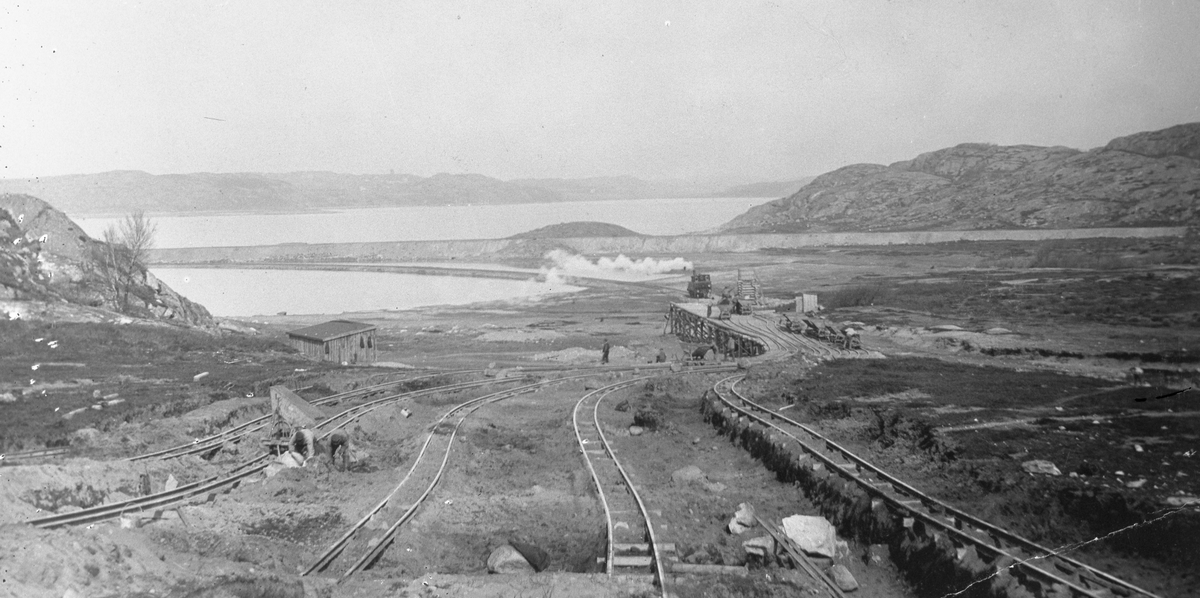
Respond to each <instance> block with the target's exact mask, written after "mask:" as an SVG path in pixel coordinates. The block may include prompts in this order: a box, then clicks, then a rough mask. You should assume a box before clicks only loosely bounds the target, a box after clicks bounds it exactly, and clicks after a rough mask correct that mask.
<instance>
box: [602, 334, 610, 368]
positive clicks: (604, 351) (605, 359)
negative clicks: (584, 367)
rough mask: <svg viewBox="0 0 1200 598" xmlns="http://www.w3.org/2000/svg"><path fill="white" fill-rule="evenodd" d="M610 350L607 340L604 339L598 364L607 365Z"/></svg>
mask: <svg viewBox="0 0 1200 598" xmlns="http://www.w3.org/2000/svg"><path fill="white" fill-rule="evenodd" d="M610 348H611V347H610V346H609V344H608V339H604V346H602V347H600V363H608V350H609V349H610Z"/></svg>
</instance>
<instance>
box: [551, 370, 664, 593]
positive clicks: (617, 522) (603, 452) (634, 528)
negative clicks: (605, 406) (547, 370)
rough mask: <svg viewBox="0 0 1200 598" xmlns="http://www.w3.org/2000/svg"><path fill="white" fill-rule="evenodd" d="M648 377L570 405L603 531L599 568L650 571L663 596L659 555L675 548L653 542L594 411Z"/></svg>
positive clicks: (639, 501)
mask: <svg viewBox="0 0 1200 598" xmlns="http://www.w3.org/2000/svg"><path fill="white" fill-rule="evenodd" d="M652 377H653V376H643V377H640V378H633V379H631V380H625V381H622V382H617V383H616V384H610V385H608V386H605V387H603V388H599V389H596V390H594V391H592V392H589V393H587V394H585V395H584V396H583V397H582V398H580V399H579V402H578V403H576V404H575V410H574V412H573V415H572V419H573V422H574V426H575V438H576V440H577V441H578V442H579V450H580V452H581V453H582V454H583V457H584V461H585V462H586V463H587V467H588V471H589V472H591V474H592V481H593V482H594V483H595V485H596V494H597V496H598V497H599V498H600V504H601V505H602V506H603V507H604V519H605V525H606V528H607V531H608V536H607V537H608V547H607V550H606V555H605V558H604V572H605V573H607V574H608V575H613V574H626V575H652V576H653V577H654V581H655V582H656V585H657V586H658V587H659V590H660V592H661V594H662V595H663V596H666V595H667V588H666V584H667V577H666V575H665V572H664V559H666V558H669V557H668V554H670V553H674V551H675V547H674V545H672V544H662V543H660V542H659V541H658V538H657V537H656V535H655V533H654V525H653V523H651V521H650V514H649V512H648V511H647V509H646V505H645V503H643V502H642V499H641V497H640V496H639V495H638V492H637V488H636V486H635V485H634V484H633V482H632V480H630V478H629V474H628V473H627V472H626V471H625V468H624V467H622V466H621V462H620V461H619V460H618V459H617V456H616V451H615V450H614V449H613V448H612V447H611V446H609V444H608V439H607V438H606V437H605V435H604V430H603V428H602V427H601V425H600V411H599V410H600V403H601V402H602V401H603V400H604V399H605V398H606V397H608V396H609V395H611V394H612V393H614V392H616V391H618V390H621V389H623V388H628V387H629V386H632V385H634V384H637V383H639V382H643V381H645V380H648V379H650V378H652Z"/></svg>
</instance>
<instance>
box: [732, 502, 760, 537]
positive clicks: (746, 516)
mask: <svg viewBox="0 0 1200 598" xmlns="http://www.w3.org/2000/svg"><path fill="white" fill-rule="evenodd" d="M756 525H758V521H757V520H756V519H755V518H754V507H753V506H751V505H749V504H747V503H742V504H740V505H738V510H737V512H736V513H734V515H733V519H730V520H729V533H731V534H740V533H742V532H744V531H746V530H748V529H750V528H752V527H754V526H756Z"/></svg>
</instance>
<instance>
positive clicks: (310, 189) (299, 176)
mask: <svg viewBox="0 0 1200 598" xmlns="http://www.w3.org/2000/svg"><path fill="white" fill-rule="evenodd" d="M0 192H9V193H26V194H30V195H36V196H38V197H42V198H45V199H46V201H49V202H51V203H53V204H54V205H56V206H58V207H59V209H61V210H63V211H64V212H67V213H69V214H97V213H109V214H123V213H128V212H131V211H134V210H146V211H150V212H195V211H280V212H293V211H306V210H316V209H328V208H338V207H388V206H422V205H479V204H516V203H551V202H559V201H563V197H562V195H560V194H558V193H555V192H554V191H549V190H547V189H542V188H536V187H524V186H521V185H517V184H513V183H506V182H504V181H501V180H499V179H493V178H490V177H486V176H483V175H478V174H436V175H433V176H431V177H419V176H416V175H411V174H392V175H387V174H384V175H353V174H338V173H333V172H292V173H284V174H261V173H231V174H214V173H195V174H164V175H153V174H149V173H146V172H141V171H131V170H117V171H111V172H102V173H98V174H76V175H66V176H55V177H44V178H35V179H0Z"/></svg>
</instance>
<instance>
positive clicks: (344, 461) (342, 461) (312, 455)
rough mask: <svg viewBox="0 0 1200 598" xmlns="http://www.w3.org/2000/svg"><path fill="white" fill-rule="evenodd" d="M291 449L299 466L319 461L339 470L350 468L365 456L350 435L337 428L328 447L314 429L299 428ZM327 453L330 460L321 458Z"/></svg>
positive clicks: (292, 457) (293, 437)
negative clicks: (356, 447)
mask: <svg viewBox="0 0 1200 598" xmlns="http://www.w3.org/2000/svg"><path fill="white" fill-rule="evenodd" d="M290 449H291V450H290V455H291V459H292V460H293V461H295V462H296V466H298V467H306V466H308V464H309V463H310V462H316V461H319V462H321V463H323V464H324V465H325V467H327V468H337V469H338V470H339V471H347V470H349V469H350V465H351V464H352V463H358V462H359V461H360V460H361V459H362V456H363V455H362V453H361V452H359V451H356V450H355V449H354V445H353V443H352V442H351V441H350V435H349V434H347V433H346V432H344V431H342V430H336V431H334V432H333V433H332V434H330V435H329V445H328V449H327V448H326V446H325V444H324V443H322V442H321V441H320V440H318V439H317V437H316V434H314V433H313V431H312V430H309V429H307V428H303V429H300V430H297V431H296V433H295V434H293V435H292V440H291V443H290ZM325 455H328V456H329V459H328V460H325V459H322V458H321V457H323V456H325ZM314 460H316V461H314Z"/></svg>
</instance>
